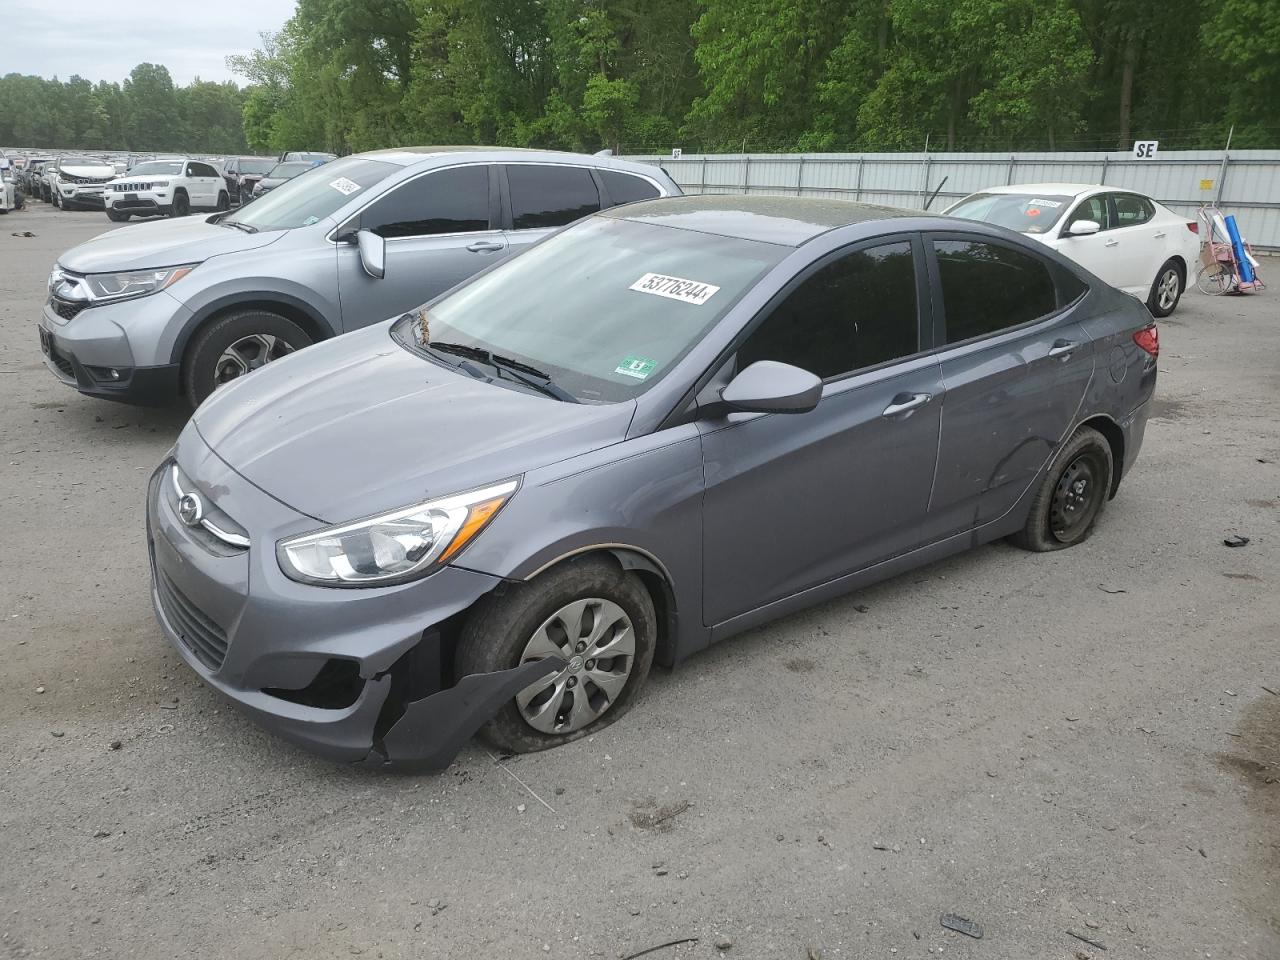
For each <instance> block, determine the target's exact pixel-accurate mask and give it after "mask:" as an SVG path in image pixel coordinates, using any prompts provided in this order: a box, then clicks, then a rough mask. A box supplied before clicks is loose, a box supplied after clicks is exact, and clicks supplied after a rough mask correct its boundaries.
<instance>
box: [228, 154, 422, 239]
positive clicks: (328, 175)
mask: <svg viewBox="0 0 1280 960" xmlns="http://www.w3.org/2000/svg"><path fill="white" fill-rule="evenodd" d="M401 169H403V168H401V167H399V166H397V165H396V164H394V163H386V162H385V161H382V160H365V159H362V158H360V157H346V158H345V159H343V160H335V161H333V163H327V164H325V165H324V166H323V167H316V168H315V169H314V170H308V171H307V172H306V173H304V174H301V175H300V176H297V177H294V178H293V179H292V180H289V181H288V182H286V183H284V184H282V185H281V186H279V187H277V188H276V189H274V190H272V191H271V192H270V193H267V194H264V195H263V196H261V197H259V198H258V199H256V200H254V201H253V202H252V203H250V204H248V205H247V206H245V207H243V208H241V209H240V210H237V211H236V215H235V217H234V218H232V219H229V220H228V221H227V222H228V223H241V224H244V225H245V226H248V227H253V228H254V229H256V230H292V229H293V228H294V227H309V226H311V224H313V223H319V222H320V221H321V220H323V219H324V218H325V217H328V216H330V215H331V214H332V213H333V212H334V211H335V210H337V209H338V208H339V207H341V206H342V205H343V204H345V203H346V202H347V201H348V200H351V199H352V198H353V197H358V196H359V195H360V194H362V193H364V191H366V190H368V189H369V188H370V187H372V186H373V185H374V184H376V183H381V182H382V181H383V180H385V179H386V178H387V177H389V176H391V175H392V174H394V173H396V172H397V171H399V170H401Z"/></svg>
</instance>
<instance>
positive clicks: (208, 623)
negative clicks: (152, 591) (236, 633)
mask: <svg viewBox="0 0 1280 960" xmlns="http://www.w3.org/2000/svg"><path fill="white" fill-rule="evenodd" d="M156 592H157V593H158V594H159V595H160V607H161V609H163V610H164V615H165V619H167V620H168V621H169V623H170V625H171V626H172V627H173V629H174V630H176V631H177V633H178V638H179V639H180V640H182V642H183V644H184V645H185V646H186V648H187V649H188V650H190V651H191V652H192V653H193V654H195V656H196V659H197V660H199V661H200V662H201V663H203V664H204V665H205V666H206V667H208V668H209V669H210V670H217V669H218V668H219V667H221V666H222V661H223V660H225V659H226V658H227V635H226V633H224V632H223V630H222V628H221V627H219V626H218V625H217V624H216V623H214V622H213V621H212V620H210V619H209V618H208V617H207V616H205V614H204V613H202V612H201V611H200V608H199V607H197V606H196V605H195V604H194V603H192V602H191V601H190V600H188V599H187V598H186V597H185V596H184V595H183V594H182V591H181V590H179V589H178V588H177V587H176V586H174V583H173V581H172V580H170V579H169V578H168V577H167V576H166V575H165V573H164V571H163V570H159V569H157V570H156Z"/></svg>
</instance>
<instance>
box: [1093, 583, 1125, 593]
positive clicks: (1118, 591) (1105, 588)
mask: <svg viewBox="0 0 1280 960" xmlns="http://www.w3.org/2000/svg"><path fill="white" fill-rule="evenodd" d="M1098 589H1099V590H1101V591H1102V592H1103V593H1128V592H1129V591H1128V590H1122V589H1115V590H1110V589H1108V588H1107V587H1104V586H1103V585H1102V584H1098Z"/></svg>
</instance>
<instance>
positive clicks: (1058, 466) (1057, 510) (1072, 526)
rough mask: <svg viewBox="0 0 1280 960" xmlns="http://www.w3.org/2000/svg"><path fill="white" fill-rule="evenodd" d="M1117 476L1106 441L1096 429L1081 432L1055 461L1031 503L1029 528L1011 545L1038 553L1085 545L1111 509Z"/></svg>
mask: <svg viewBox="0 0 1280 960" xmlns="http://www.w3.org/2000/svg"><path fill="white" fill-rule="evenodd" d="M1114 471H1115V464H1114V462H1113V460H1112V457H1111V445H1110V444H1108V443H1107V441H1106V438H1105V437H1103V436H1102V434H1100V433H1099V432H1098V431H1097V430H1094V429H1093V428H1092V427H1081V428H1080V429H1079V430H1077V431H1076V432H1075V433H1074V434H1073V435H1072V437H1071V439H1070V440H1068V441H1067V442H1066V443H1064V444H1063V445H1062V447H1061V448H1060V449H1059V450H1058V453H1057V454H1056V455H1055V456H1054V458H1053V462H1052V463H1051V464H1050V465H1049V469H1048V470H1047V471H1046V473H1045V476H1044V479H1043V480H1042V481H1040V489H1039V490H1037V491H1036V495H1035V497H1034V499H1032V501H1031V510H1030V511H1029V512H1028V514H1027V522H1026V525H1025V526H1024V527H1023V528H1022V529H1021V530H1020V531H1018V532H1017V533H1015V534H1014V535H1013V536H1011V537H1010V538H1009V540H1010V542H1011V543H1013V544H1014V545H1015V546H1018V547H1021V548H1022V549H1023V550H1030V551H1032V552H1034V553H1046V552H1048V551H1050V550H1065V549H1066V548H1067V547H1074V546H1075V545H1076V544H1078V543H1083V542H1084V541H1085V540H1087V539H1088V538H1089V536H1090V534H1092V533H1093V529H1094V526H1095V525H1096V524H1097V521H1098V517H1100V516H1101V515H1102V511H1103V509H1104V508H1105V507H1106V505H1107V498H1108V497H1109V496H1110V495H1111V478H1112V476H1113V475H1114Z"/></svg>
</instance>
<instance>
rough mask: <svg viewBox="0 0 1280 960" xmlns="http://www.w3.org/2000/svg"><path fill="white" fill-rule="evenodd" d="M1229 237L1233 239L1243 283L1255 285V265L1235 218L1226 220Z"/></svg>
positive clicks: (1232, 242)
mask: <svg viewBox="0 0 1280 960" xmlns="http://www.w3.org/2000/svg"><path fill="white" fill-rule="evenodd" d="M1226 221H1227V236H1229V237H1230V238H1231V251H1232V253H1234V254H1235V257H1236V268H1237V269H1238V270H1239V271H1240V282H1241V283H1253V281H1254V279H1255V278H1254V275H1253V263H1252V261H1250V260H1249V254H1248V253H1247V252H1246V251H1245V249H1244V240H1243V239H1242V238H1241V236H1240V228H1239V227H1237V226H1236V218H1235V216H1234V215H1233V216H1230V217H1227V218H1226Z"/></svg>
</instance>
